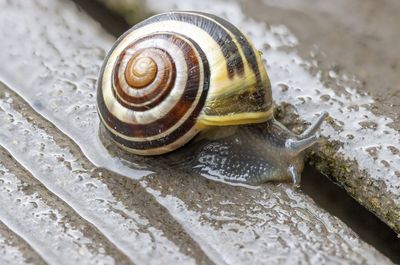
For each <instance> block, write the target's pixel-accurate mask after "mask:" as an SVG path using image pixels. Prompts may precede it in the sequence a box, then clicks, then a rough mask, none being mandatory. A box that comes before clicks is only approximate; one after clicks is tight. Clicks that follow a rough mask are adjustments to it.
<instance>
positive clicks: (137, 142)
mask: <svg viewBox="0 0 400 265" xmlns="http://www.w3.org/2000/svg"><path fill="white" fill-rule="evenodd" d="M256 53H257V51H256V50H254V48H253V46H252V45H251V44H249V43H248V42H247V39H246V38H245V37H244V36H243V35H242V33H240V32H239V31H238V30H237V29H236V28H235V27H233V26H232V25H231V24H229V23H228V22H226V21H224V20H221V19H219V18H216V17H214V16H211V15H208V14H203V13H194V12H172V13H165V14H161V15H157V16H154V17H152V18H150V19H147V20H145V21H143V22H141V23H139V24H137V25H136V26H134V27H133V28H132V29H130V30H129V31H128V32H126V33H125V34H124V35H122V36H121V37H120V38H119V39H118V40H117V42H116V43H115V44H114V46H113V48H112V49H111V51H110V52H109V54H108V55H107V57H106V59H105V62H104V65H103V67H102V70H101V72H100V77H99V82H98V86H99V87H98V93H97V103H98V112H99V115H100V118H101V120H102V122H103V124H104V125H105V127H106V129H107V131H108V132H109V134H110V135H111V137H112V138H113V140H114V141H115V142H116V143H118V144H119V145H120V146H122V147H123V148H125V149H127V150H129V151H130V152H133V153H136V154H141V155H156V154H162V153H166V152H169V151H172V150H175V149H177V148H178V147H180V146H182V145H184V144H185V143H187V142H188V141H189V140H190V139H192V138H193V137H194V136H195V135H196V134H197V133H198V132H199V130H200V128H199V127H198V126H196V122H197V119H198V117H199V115H201V114H202V113H203V114H204V113H205V114H207V115H208V116H209V117H214V116H215V117H217V118H218V115H221V114H223V113H228V114H229V115H230V114H234V113H235V112H238V113H239V112H246V111H248V108H249V107H248V105H246V104H237V106H232V104H230V103H229V102H231V101H232V100H234V101H239V100H240V96H241V97H243V96H246V97H247V96H248V99H249V101H250V100H253V102H251V103H249V104H250V105H252V106H251V108H255V110H254V111H253V112H262V111H265V109H269V108H270V105H271V104H272V103H270V102H269V101H268V100H265V99H266V98H268V96H269V97H270V92H269V91H268V90H265V83H266V80H267V81H268V77H266V73H265V74H264V72H261V73H260V70H259V69H260V64H261V62H260V59H259V58H258V57H257V55H256ZM211 69H213V70H211ZM211 71H214V72H215V73H214V75H213V74H212V73H211ZM245 71H248V72H250V75H248V77H247V79H244V78H242V77H243V76H244V73H245ZM221 73H222V74H221ZM221 76H222V77H221ZM237 78H242V83H238V82H237V81H235V80H237ZM220 80H222V82H221V81H220ZM243 80H244V81H243ZM248 80H250V81H251V82H253V81H254V82H253V83H254V84H255V85H253V84H251V86H254V89H253V90H254V91H251V92H249V93H250V94H249V93H247V92H248V91H246V93H247V94H243V95H239V94H238V96H236V95H234V93H230V94H229V93H228V95H229V97H225V96H224V97H222V98H225V99H226V101H224V100H220V101H215V100H214V101H213V100H212V99H211V100H210V99H209V100H210V102H211V103H210V105H212V106H215V108H210V107H207V106H205V105H206V100H207V96H208V94H209V90H210V86H212V87H213V89H214V90H215V91H216V92H215V93H214V92H213V94H216V95H217V94H218V93H220V92H219V91H218V89H222V88H225V87H229V88H230V87H232V88H233V89H236V90H239V89H241V87H242V86H243V84H247V83H250V82H249V81H248ZM218 82H219V83H218ZM233 82H236V83H233ZM268 82H269V81H268ZM268 84H269V83H268ZM224 93H225V92H224ZM231 94H232V95H231ZM270 101H271V102H272V100H270ZM253 106H256V107H253ZM241 108H243V109H241Z"/></svg>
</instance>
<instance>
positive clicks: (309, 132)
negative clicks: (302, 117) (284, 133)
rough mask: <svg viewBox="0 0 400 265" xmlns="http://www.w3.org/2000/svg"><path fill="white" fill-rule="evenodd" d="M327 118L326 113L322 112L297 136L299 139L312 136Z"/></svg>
mask: <svg viewBox="0 0 400 265" xmlns="http://www.w3.org/2000/svg"><path fill="white" fill-rule="evenodd" d="M326 117H328V112H323V113H322V114H321V115H319V117H318V119H317V120H316V121H315V122H313V123H312V124H311V125H310V127H308V128H307V129H306V130H305V131H304V132H303V133H302V134H300V135H299V139H304V138H308V137H310V136H312V135H314V134H315V133H316V132H317V131H318V130H319V129H320V127H321V124H322V122H323V121H324V120H325V119H326Z"/></svg>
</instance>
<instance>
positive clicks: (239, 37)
mask: <svg viewBox="0 0 400 265" xmlns="http://www.w3.org/2000/svg"><path fill="white" fill-rule="evenodd" d="M193 13H197V14H201V15H203V16H207V17H209V18H211V19H213V20H215V21H217V22H218V23H219V24H221V25H222V26H224V27H225V28H226V29H228V30H229V31H230V32H232V33H233V35H234V36H235V37H236V41H238V43H239V44H240V47H241V49H242V51H243V54H244V57H245V58H246V60H247V63H248V65H249V66H250V69H251V70H252V71H253V73H254V75H255V78H256V86H257V92H256V93H254V94H253V95H252V97H253V99H254V100H255V104H263V103H264V102H265V99H264V97H265V89H266V88H265V87H264V83H263V81H262V80H261V75H260V69H259V66H258V63H257V58H256V54H255V53H256V52H258V51H255V50H254V47H253V45H251V44H250V43H249V41H248V40H247V38H246V36H244V35H243V33H242V32H241V31H240V30H239V29H238V28H236V27H235V26H234V25H232V24H231V23H229V22H228V21H226V20H225V19H222V18H220V17H218V16H215V15H212V14H207V13H203V12H193Z"/></svg>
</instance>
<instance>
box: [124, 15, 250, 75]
mask: <svg viewBox="0 0 400 265" xmlns="http://www.w3.org/2000/svg"><path fill="white" fill-rule="evenodd" d="M202 15H203V16H200V15H196V14H192V13H190V14H189V13H184V12H171V13H164V14H160V15H156V16H153V17H151V18H149V19H147V20H145V21H143V22H141V23H139V24H137V25H136V26H135V27H134V29H137V28H140V27H143V26H145V25H148V24H151V23H154V22H159V21H165V20H175V21H181V22H185V23H190V24H193V25H195V26H196V27H199V28H201V29H202V30H204V31H205V32H207V33H208V34H209V35H210V36H211V37H212V38H213V39H214V40H215V42H217V43H218V45H219V47H220V49H221V52H222V54H223V55H224V57H225V60H226V67H227V71H228V76H229V78H231V79H232V78H233V77H234V76H235V75H239V76H242V75H243V74H244V65H243V59H242V56H241V55H240V53H239V50H238V47H237V45H236V43H235V42H234V41H233V39H232V37H231V35H230V34H229V32H227V31H226V30H225V29H224V28H223V27H221V26H220V25H218V24H216V23H215V22H214V21H212V20H210V19H208V18H207V17H204V16H207V15H206V14H202ZM134 29H131V30H134Z"/></svg>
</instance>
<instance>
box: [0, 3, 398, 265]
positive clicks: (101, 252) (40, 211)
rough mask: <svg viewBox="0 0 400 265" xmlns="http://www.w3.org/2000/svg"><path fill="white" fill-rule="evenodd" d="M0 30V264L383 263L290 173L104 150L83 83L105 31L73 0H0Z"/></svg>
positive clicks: (90, 85) (88, 81) (89, 79)
mask: <svg viewBox="0 0 400 265" xmlns="http://www.w3.org/2000/svg"><path fill="white" fill-rule="evenodd" d="M252 26H254V25H252ZM0 33H1V36H2V39H1V41H0V50H1V52H0V60H1V61H2V62H5V63H2V65H1V66H0V80H1V81H2V84H1V85H0V121H1V122H0V173H1V174H0V184H1V185H0V206H1V207H0V253H1V255H0V264H3V263H4V264H10V263H14V264H24V263H34V264H43V263H50V264H78V263H79V264H172V263H174V264H194V263H197V264H276V263H282V264H295V263H299V264H321V263H325V264H344V263H347V264H391V262H390V261H389V260H388V259H387V258H386V257H384V256H383V255H382V254H380V253H379V252H378V251H376V250H375V249H374V248H373V247H371V246H369V245H368V244H366V243H365V242H363V241H362V240H360V239H359V238H358V236H357V235H356V234H355V233H354V232H353V231H351V230H350V229H349V228H348V227H347V226H346V225H345V224H343V223H342V222H341V221H340V220H338V219H337V218H335V217H333V216H331V215H329V214H328V213H326V212H325V211H324V210H322V209H320V208H319V207H318V206H317V205H316V204H315V203H314V202H313V201H312V200H311V199H310V198H309V197H307V196H306V195H304V194H303V193H302V192H301V191H298V190H294V189H293V188H292V187H291V185H290V184H279V185H276V184H267V185H263V186H261V187H259V188H256V189H250V188H244V187H235V186H230V185H226V184H223V183H219V182H215V181H210V180H207V179H205V178H203V177H201V176H196V175H193V174H188V173H186V172H183V171H181V170H178V169H170V168H168V167H165V168H163V167H162V165H160V167H159V168H158V169H157V170H156V173H154V172H153V173H152V172H149V171H148V170H138V169H134V167H135V165H133V164H131V163H129V161H123V160H121V159H119V158H118V157H112V156H111V155H110V154H109V153H108V152H107V150H106V149H105V148H104V147H103V146H102V145H101V143H100V141H99V138H98V124H99V120H98V117H97V113H96V109H95V97H94V95H95V83H96V79H97V74H98V71H99V68H100V65H101V63H102V59H103V57H104V56H105V53H106V51H107V50H108V49H109V48H110V47H111V45H112V42H113V41H114V38H113V37H111V36H110V35H108V34H107V33H106V32H105V31H104V30H103V29H102V28H101V27H100V26H99V25H98V23H97V22H95V21H93V20H92V19H91V18H90V17H88V16H87V15H86V14H85V13H83V12H81V11H80V10H79V9H78V8H77V7H76V6H75V5H74V4H73V3H72V2H69V1H62V0H32V1H22V0H20V1H6V0H1V1H0ZM123 175H125V176H123Z"/></svg>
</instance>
